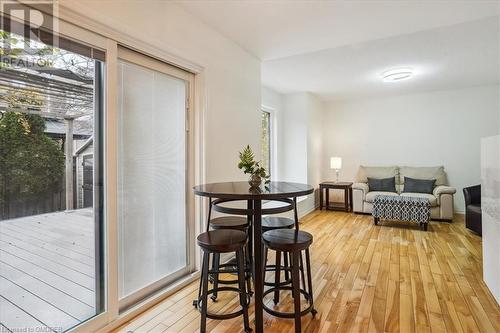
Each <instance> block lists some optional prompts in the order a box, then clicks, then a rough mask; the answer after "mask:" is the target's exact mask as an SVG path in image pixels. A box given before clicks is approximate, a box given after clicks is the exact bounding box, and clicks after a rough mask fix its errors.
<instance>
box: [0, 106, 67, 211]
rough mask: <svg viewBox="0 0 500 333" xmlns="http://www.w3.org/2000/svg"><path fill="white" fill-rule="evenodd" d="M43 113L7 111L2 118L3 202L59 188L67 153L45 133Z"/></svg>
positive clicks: (0, 180) (0, 178) (0, 195)
mask: <svg viewBox="0 0 500 333" xmlns="http://www.w3.org/2000/svg"><path fill="white" fill-rule="evenodd" d="M44 130H45V121H44V119H43V118H42V117H40V116H37V115H31V114H23V113H20V112H6V113H4V114H3V116H2V118H1V119H0V204H6V203H7V204H8V202H10V201H14V200H15V201H20V200H24V199H29V198H34V197H36V196H37V195H40V194H42V193H47V192H51V191H53V190H55V189H56V188H57V187H58V186H59V185H60V182H61V180H62V176H63V173H64V154H63V152H62V151H61V150H60V148H59V145H58V143H57V142H55V141H54V140H52V139H51V138H49V137H48V136H47V135H46V134H45V133H44Z"/></svg>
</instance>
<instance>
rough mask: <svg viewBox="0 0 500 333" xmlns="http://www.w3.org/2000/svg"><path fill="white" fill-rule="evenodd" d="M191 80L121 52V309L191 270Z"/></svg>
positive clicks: (180, 73) (156, 62)
mask: <svg viewBox="0 0 500 333" xmlns="http://www.w3.org/2000/svg"><path fill="white" fill-rule="evenodd" d="M192 79H193V77H192V74H189V73H187V72H184V71H182V70H179V69H177V68H174V67H171V66H169V65H167V64H165V63H162V62H159V61H156V60H154V59H151V58H149V57H147V56H144V55H141V54H138V53H135V52H132V51H129V50H126V49H119V61H118V119H119V123H118V232H119V235H118V247H119V248H118V260H119V262H118V282H119V290H118V292H119V297H120V307H121V308H122V309H123V308H126V307H128V306H130V305H132V304H134V303H135V302H136V301H137V300H138V299H140V298H143V297H144V296H146V295H148V294H151V293H153V292H155V291H157V290H158V289H160V288H162V287H165V286H166V285H168V284H169V283H171V282H172V281H174V280H175V279H178V278H179V277H181V276H183V275H185V274H187V273H189V272H190V271H191V270H192V263H193V260H192V259H191V255H192V249H191V247H192V236H191V235H190V233H191V228H190V223H189V221H190V219H191V218H190V214H189V209H188V206H189V204H188V201H189V200H188V198H189V196H188V195H189V192H188V188H189V187H190V186H189V185H190V179H189V174H190V172H189V170H190V168H189V165H190V158H189V152H190V147H189V142H190V140H189V137H190V136H189V126H187V124H188V121H187V120H188V118H187V116H188V113H187V112H188V101H189V88H190V84H191V83H192Z"/></svg>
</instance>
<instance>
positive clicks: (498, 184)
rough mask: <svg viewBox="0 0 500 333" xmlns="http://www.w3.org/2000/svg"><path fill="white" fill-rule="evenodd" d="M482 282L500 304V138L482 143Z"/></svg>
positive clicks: (485, 139)
mask: <svg viewBox="0 0 500 333" xmlns="http://www.w3.org/2000/svg"><path fill="white" fill-rule="evenodd" d="M481 170H482V172H481V178H482V181H481V209H482V227H483V233H482V235H483V239H482V240H483V242H482V243H483V280H484V282H485V283H486V285H487V286H488V288H489V289H490V291H491V293H492V294H493V297H495V299H496V300H497V302H498V303H499V304H500V256H498V240H499V239H500V210H499V209H498V208H499V207H500V136H493V137H489V138H483V139H482V140H481Z"/></svg>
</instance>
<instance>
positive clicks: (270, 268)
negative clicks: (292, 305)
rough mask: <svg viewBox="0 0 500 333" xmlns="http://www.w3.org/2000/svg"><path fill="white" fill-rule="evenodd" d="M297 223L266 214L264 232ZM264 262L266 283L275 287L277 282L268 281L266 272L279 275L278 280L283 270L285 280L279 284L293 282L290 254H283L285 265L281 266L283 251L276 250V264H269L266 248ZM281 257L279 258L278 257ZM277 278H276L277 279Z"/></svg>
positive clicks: (263, 220)
mask: <svg viewBox="0 0 500 333" xmlns="http://www.w3.org/2000/svg"><path fill="white" fill-rule="evenodd" d="M295 225H296V221H294V220H292V219H290V218H287V217H281V216H266V217H264V218H263V219H262V233H264V232H266V231H270V230H279V229H292V228H293V227H294V226H295ZM262 253H264V263H265V264H266V267H265V270H264V285H265V286H272V287H274V286H275V284H276V281H275V282H266V273H267V272H274V274H275V277H276V275H277V276H278V280H279V279H280V275H281V271H284V272H285V281H278V284H279V285H287V284H291V283H292V279H291V278H290V275H289V272H290V265H289V256H288V254H285V255H284V256H283V266H281V252H276V264H275V265H267V252H266V248H264V251H262ZM278 257H279V259H278ZM275 280H276V279H275ZM274 303H275V304H276V303H278V299H275V300H274Z"/></svg>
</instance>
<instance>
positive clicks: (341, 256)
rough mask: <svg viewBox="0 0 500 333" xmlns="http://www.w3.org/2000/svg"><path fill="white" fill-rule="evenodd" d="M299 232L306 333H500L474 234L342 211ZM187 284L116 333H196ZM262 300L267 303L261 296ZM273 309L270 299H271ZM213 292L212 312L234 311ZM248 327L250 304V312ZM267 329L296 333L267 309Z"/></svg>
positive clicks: (235, 323)
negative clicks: (306, 244) (306, 247)
mask: <svg viewBox="0 0 500 333" xmlns="http://www.w3.org/2000/svg"><path fill="white" fill-rule="evenodd" d="M301 228H302V229H303V230H306V231H309V232H311V233H312V234H313V235H314V243H313V245H312V248H311V255H312V270H313V288H314V297H315V307H316V309H317V310H318V315H317V316H316V318H315V319H313V318H312V317H311V315H307V316H305V317H303V318H302V331H303V332H405V333H406V332H500V308H499V306H498V304H497V303H496V302H495V300H494V299H493V297H492V296H491V294H490V293H489V291H488V289H487V288H486V286H485V284H484V283H483V281H482V277H481V275H482V265H481V238H480V237H478V236H476V235H474V234H472V233H471V232H469V231H468V230H467V229H465V227H464V224H463V220H462V218H457V219H456V221H455V222H454V223H451V224H450V223H446V222H431V224H430V226H429V231H427V232H425V231H421V230H420V229H419V228H418V227H417V226H416V225H410V224H406V223H396V222H382V223H381V224H380V225H378V226H375V225H373V222H372V218H371V217H370V216H366V215H355V214H349V213H340V212H324V211H322V212H320V211H316V212H314V213H312V214H309V215H308V216H306V217H305V218H304V219H303V220H302V221H301ZM197 288H198V283H197V282H194V283H192V284H190V285H189V286H187V287H185V288H184V289H182V290H181V291H179V292H177V293H176V294H174V295H172V296H170V297H169V298H168V299H166V300H165V301H163V302H161V303H159V304H157V305H156V306H154V307H153V308H151V309H149V310H148V311H146V312H144V313H143V314H141V315H140V316H138V317H136V318H134V319H133V320H131V321H130V322H128V323H126V324H125V325H123V326H122V327H121V328H119V329H118V330H116V331H115V332H123V333H125V332H135V333H145V332H178V333H181V332H188V333H192V332H197V331H198V330H199V322H200V315H199V312H198V311H197V310H196V309H194V308H193V306H192V304H191V303H192V301H193V299H194V298H195V297H196V295H197ZM283 298H284V302H285V304H286V301H287V300H288V299H289V296H287V295H283ZM266 301H267V299H266ZM268 303H270V301H268ZM236 307H238V302H237V299H236V297H233V296H232V295H229V294H228V295H225V294H224V295H220V297H219V301H218V302H216V303H213V302H210V303H209V308H210V309H211V311H214V312H217V311H221V312H224V311H231V310H232V309H235V308H236ZM250 314H251V318H250V319H251V321H252V320H253V306H251V307H250ZM264 320H265V324H264V325H265V326H264V330H265V332H293V320H287V319H278V318H275V317H273V316H271V315H268V314H266V313H264ZM207 328H208V331H211V332H242V319H241V318H236V319H232V320H228V321H213V320H209V321H208V326H207Z"/></svg>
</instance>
